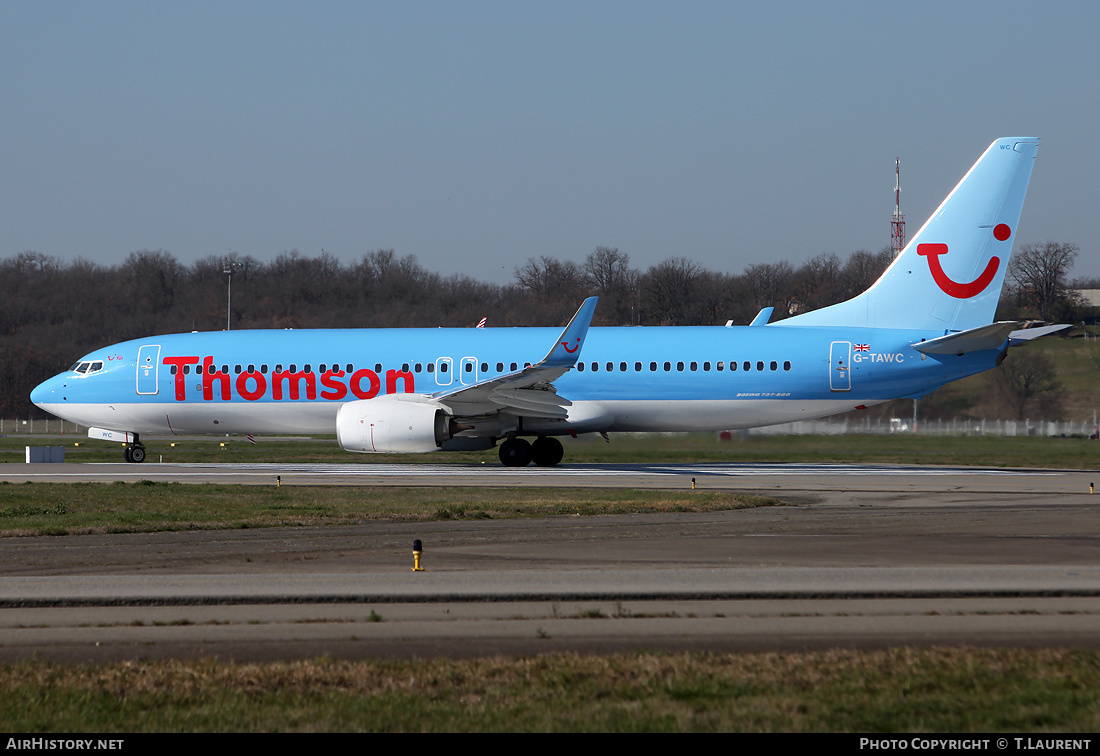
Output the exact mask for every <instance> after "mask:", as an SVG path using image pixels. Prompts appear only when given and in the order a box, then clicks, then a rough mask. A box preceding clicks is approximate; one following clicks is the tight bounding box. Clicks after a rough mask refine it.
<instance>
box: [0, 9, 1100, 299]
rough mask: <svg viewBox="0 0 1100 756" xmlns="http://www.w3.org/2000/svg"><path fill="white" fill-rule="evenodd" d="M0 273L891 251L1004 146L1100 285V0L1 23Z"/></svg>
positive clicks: (213, 13) (757, 258) (499, 271)
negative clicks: (149, 257) (209, 260)
mask: <svg viewBox="0 0 1100 756" xmlns="http://www.w3.org/2000/svg"><path fill="white" fill-rule="evenodd" d="M0 8H2V9H3V13H2V15H0V18H2V23H0V71H3V75H2V76H0V113H2V116H3V117H2V119H0V137H2V139H0V257H10V256H13V255H15V254H18V253H20V252H23V251H26V250H33V251H38V252H42V253H45V254H48V255H52V256H55V257H58V258H60V259H61V260H64V261H69V260H73V259H76V258H84V259H87V260H91V261H94V262H97V263H100V264H103V265H115V264H118V263H120V262H122V261H124V260H125V259H126V257H127V256H128V255H129V254H130V253H131V252H133V251H135V250H141V249H163V250H166V251H168V252H171V253H172V254H173V255H175V256H176V257H177V258H178V259H180V260H181V261H182V262H184V263H190V262H192V261H194V260H197V259H201V258H206V257H209V256H211V255H214V256H218V257H222V256H225V255H226V254H228V253H230V252H233V253H235V254H238V255H251V256H253V257H256V258H258V259H260V260H271V259H274V258H275V257H276V256H277V255H279V254H280V253H283V252H286V251H289V250H294V249H296V250H298V251H299V252H300V253H301V254H303V255H307V256H316V255H319V254H320V253H321V251H322V250H323V251H324V252H326V253H328V254H331V255H333V256H335V257H336V258H338V259H339V260H341V261H342V262H344V263H345V264H350V263H354V262H356V261H358V260H359V259H360V258H361V257H362V256H363V255H364V254H365V253H367V252H370V251H372V250H377V249H393V250H394V251H395V252H396V253H397V254H398V255H401V256H404V255H414V256H415V257H416V258H417V260H418V262H419V263H420V264H421V265H422V266H423V267H425V268H427V269H428V270H433V271H437V272H440V273H443V274H445V275H451V274H463V275H468V276H470V277H472V278H475V279H478V280H482V281H493V282H498V283H505V282H508V281H511V280H513V278H514V272H515V269H516V268H517V267H518V266H521V265H522V264H523V263H525V262H526V261H527V260H528V259H529V258H536V259H537V258H539V257H542V256H549V257H555V258H558V259H560V260H574V261H577V262H582V261H583V260H584V258H585V256H586V255H588V254H589V253H591V252H592V251H593V250H594V249H595V248H596V247H597V246H607V247H617V248H618V249H619V250H620V251H621V252H625V253H626V254H628V255H630V259H631V264H632V266H633V267H636V268H639V269H642V270H644V269H646V268H648V267H649V266H651V265H654V264H657V263H659V262H661V261H663V260H665V259H668V258H670V257H685V258H688V259H689V260H692V261H694V262H696V263H698V264H700V265H702V266H703V267H705V268H708V269H710V270H714V271H722V272H728V273H739V272H741V271H742V270H744V268H745V267H746V266H748V265H753V264H758V263H765V262H775V261H778V260H789V261H791V262H792V263H794V264H796V265H797V264H799V263H801V262H803V261H805V260H807V259H809V258H811V257H814V256H816V255H819V254H822V253H836V254H838V255H839V256H841V257H842V258H843V257H845V256H847V255H848V254H850V253H851V252H853V251H855V250H858V249H866V250H871V251H877V250H880V249H882V248H884V247H887V246H889V243H890V217H891V214H892V213H893V210H894V160H895V158H900V160H901V188H902V193H901V205H902V212H903V213H905V215H906V218H907V223H908V231H909V234H910V235H912V234H913V233H915V232H916V230H917V228H918V227H919V226H920V224H921V223H923V221H924V220H925V219H926V218H927V216H928V214H929V213H931V212H932V211H933V210H934V209H935V208H936V206H937V205H938V204H939V203H940V201H941V200H942V199H943V197H944V196H945V195H946V194H947V192H949V191H950V189H951V188H952V187H953V186H954V184H955V183H956V182H957V181H958V180H959V179H960V178H961V177H962V176H963V174H964V173H965V172H966V170H967V169H968V168H969V167H970V165H971V164H972V163H973V162H974V161H975V160H976V159H977V158H978V156H979V155H980V154H981V153H982V151H983V150H984V149H985V148H986V147H987V146H988V145H989V143H990V142H992V141H993V140H994V139H996V138H998V137H1003V136H1036V137H1039V138H1040V139H1041V142H1040V145H1041V146H1040V148H1039V155H1038V160H1037V163H1036V167H1035V171H1034V173H1033V175H1032V180H1031V186H1030V189H1029V192H1028V199H1027V202H1026V203H1025V206H1024V213H1023V218H1022V220H1021V224H1020V233H1019V243H1031V242H1045V241H1056V242H1067V243H1073V244H1077V245H1078V246H1079V247H1080V249H1081V254H1080V257H1079V259H1078V262H1077V266H1076V268H1075V270H1074V274H1075V275H1081V276H1098V275H1100V254H1098V250H1097V246H1096V244H1095V243H1094V242H1093V240H1092V238H1091V231H1092V230H1093V227H1094V225H1095V217H1096V214H1097V213H1096V211H1097V204H1098V202H1097V199H1098V194H1097V190H1096V177H1097V176H1098V174H1100V149H1098V147H1097V145H1095V144H1094V145H1093V147H1089V144H1091V143H1092V142H1093V139H1096V138H1097V125H1098V124H1100V46H1098V45H1097V44H1096V40H1095V36H1096V33H1097V31H1098V30H1100V3H1096V2H1084V1H1081V2H1070V1H1067V2H1058V1H1057V0H1054V1H1052V2H1049V3H1043V4H1035V3H1030V2H1029V3H1023V2H1014V1H1013V0H997V1H996V2H983V1H974V2H965V1H964V2H958V1H957V0H956V1H955V2H942V3H940V2H931V3H921V2H911V3H883V2H881V1H880V2H829V3H823V2H789V1H784V0H778V1H776V2H769V3H736V2H701V1H688V2H683V1H681V2H647V1H645V0H631V1H630V2H601V1H600V0H589V1H588V2H571V1H569V0H565V1H562V0H556V1H555V2H533V1H531V2H528V1H525V0H510V1H508V2H483V1H481V0H453V1H451V2H442V1H439V2H434V1H426V0H403V1H401V2H366V1H365V0H356V1H355V2H326V1H325V0H311V1H310V2H279V1H278V0H263V1H262V2H233V1H232V0H229V1H227V0H218V1H217V2H202V1H200V0H188V2H180V1H179V0H176V1H174V2H155V1H153V0H143V1H141V2H116V1H113V0H97V1H96V2H77V1H76V0H68V1H66V2H57V1H56V0H33V1H31V0H26V1H24V0H2V4H0Z"/></svg>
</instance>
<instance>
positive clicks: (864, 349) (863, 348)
mask: <svg viewBox="0 0 1100 756" xmlns="http://www.w3.org/2000/svg"><path fill="white" fill-rule="evenodd" d="M856 351H857V352H870V351H871V345H870V344H856Z"/></svg>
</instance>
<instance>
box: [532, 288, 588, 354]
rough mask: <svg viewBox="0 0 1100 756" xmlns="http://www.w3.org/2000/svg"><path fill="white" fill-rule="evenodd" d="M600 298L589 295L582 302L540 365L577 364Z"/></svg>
mask: <svg viewBox="0 0 1100 756" xmlns="http://www.w3.org/2000/svg"><path fill="white" fill-rule="evenodd" d="M598 299H599V297H589V298H588V299H586V300H584V302H582V303H581V306H580V309H578V310H577V314H576V315H574V316H573V319H572V320H570V321H569V325H567V326H566V327H565V330H564V331H562V332H561V335H560V336H558V340H557V342H556V343H555V344H554V346H553V348H551V350H550V351H549V352H547V354H546V356H545V357H543V358H542V360H541V361H540V362H539V363H538V364H539V367H543V368H548V367H549V368H555V367H564V368H569V367H572V366H573V365H574V364H576V362H577V358H578V357H579V356H580V353H581V347H582V346H584V337H585V336H587V335H588V326H590V325H591V324H592V315H593V314H594V313H595V312H596V301H597V300H598Z"/></svg>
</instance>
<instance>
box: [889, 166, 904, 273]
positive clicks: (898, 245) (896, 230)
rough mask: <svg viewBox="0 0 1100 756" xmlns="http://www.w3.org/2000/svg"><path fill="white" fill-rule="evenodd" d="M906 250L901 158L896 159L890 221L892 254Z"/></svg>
mask: <svg viewBox="0 0 1100 756" xmlns="http://www.w3.org/2000/svg"><path fill="white" fill-rule="evenodd" d="M904 248H905V216H904V215H902V214H901V158H894V217H893V219H891V221H890V254H891V255H892V256H893V257H897V256H898V255H899V254H901V251H902V250H903V249H904Z"/></svg>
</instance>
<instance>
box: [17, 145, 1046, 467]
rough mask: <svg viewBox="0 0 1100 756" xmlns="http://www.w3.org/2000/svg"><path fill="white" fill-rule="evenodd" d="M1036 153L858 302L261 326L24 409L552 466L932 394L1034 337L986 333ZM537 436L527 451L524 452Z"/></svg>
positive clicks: (148, 356) (1010, 168)
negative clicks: (597, 448)
mask: <svg viewBox="0 0 1100 756" xmlns="http://www.w3.org/2000/svg"><path fill="white" fill-rule="evenodd" d="M1037 149H1038V142H1037V140H1035V139H1031V138H1006V139H998V140H997V141H995V142H994V143H993V144H992V145H990V146H989V148H988V149H987V150H986V151H985V152H984V153H983V154H982V156H981V157H980V158H979V159H978V161H977V162H976V163H975V164H974V166H973V167H972V168H971V169H970V171H969V172H967V174H966V175H965V176H964V177H963V179H962V180H961V181H960V182H959V184H958V185H957V186H956V187H955V188H954V190H953V191H952V192H951V193H950V194H949V195H948V196H947V198H946V199H945V200H944V201H943V203H942V204H941V205H940V207H939V208H938V209H937V210H936V212H935V213H934V214H933V215H932V217H931V218H930V219H929V220H928V221H927V222H926V223H925V224H924V226H923V227H921V229H920V231H918V232H917V234H916V235H915V236H914V237H913V239H912V240H911V241H910V242H909V244H908V245H907V246H906V247H905V249H904V250H903V251H902V252H901V254H899V255H898V257H897V259H895V260H894V262H893V264H892V265H890V267H889V268H888V269H887V270H886V272H885V273H883V275H882V277H881V278H880V279H879V280H878V281H877V282H876V283H875V284H874V285H873V286H871V288H869V289H868V290H867V291H865V292H863V293H862V294H860V295H858V296H856V297H854V298H853V299H850V300H848V301H846V302H842V303H840V304H836V305H833V306H830V307H825V308H822V309H820V310H816V311H813V312H808V313H804V314H800V315H795V316H794V317H790V318H787V319H785V320H781V321H779V322H776V323H771V324H769V323H768V322H767V321H768V318H769V316H770V314H771V309H770V308H767V309H765V310H764V311H762V312H761V313H760V315H759V316H757V318H756V319H755V320H754V321H753V322H752V324H751V325H748V326H741V327H731V326H707V327H621V328H589V324H590V322H591V320H592V314H593V312H594V311H595V309H596V299H595V298H594V297H593V298H590V299H587V300H585V301H584V303H583V304H582V305H581V307H580V309H579V310H577V313H576V315H574V316H573V319H572V320H571V321H570V322H569V324H568V325H567V326H566V327H565V329H564V330H562V331H558V330H556V329H547V328H462V329H455V328H437V329H341V330H336V329H333V330H289V331H286V330H253V331H229V332H226V331H223V332H212V333H182V334H173V335H167V336H154V337H150V338H146V339H138V340H135V341H127V342H124V343H121V344H116V345H114V346H110V347H106V348H104V349H97V350H96V351H94V352H92V353H90V354H88V355H87V356H85V357H82V358H81V359H80V360H78V361H77V363H76V364H75V365H74V366H73V367H72V368H71V369H70V370H68V371H66V372H64V373H61V374H60V375H57V376H54V377H53V378H50V379H49V380H47V381H45V382H44V383H42V384H41V385H39V386H38V387H37V388H35V389H34V391H33V392H32V393H31V400H32V401H33V402H34V403H35V404H36V405H38V406H39V407H41V408H42V409H44V410H46V411H47V412H50V413H52V414H54V415H57V416H59V417H62V418H64V419H66V420H70V421H72V422H75V423H79V424H81V425H86V426H89V427H90V428H91V430H90V431H89V435H91V436H93V437H96V438H106V439H110V440H116V441H121V442H122V443H124V444H125V449H126V458H127V459H128V460H130V461H133V462H140V461H142V460H143V459H144V458H145V448H144V446H143V445H142V443H141V440H140V436H141V434H154V433H173V434H181V433H187V434H190V433H217V434H227V433H333V432H335V433H336V435H337V438H338V439H339V442H340V446H341V447H343V448H344V449H345V450H347V451H353V452H382V453H385V452H428V451H436V450H440V449H442V450H450V449H476V448H489V447H492V446H495V445H499V453H500V459H501V461H502V462H503V463H504V464H505V465H509V466H523V465H527V464H529V463H530V462H532V461H534V462H535V464H538V465H546V466H552V465H556V464H557V463H558V462H560V461H561V458H562V445H561V443H560V442H559V441H558V440H557V439H556V438H554V437H555V436H560V435H564V434H570V435H575V434H578V433H589V432H608V431H692V430H695V431H699V430H724V429H734V428H749V427H754V426H760V425H768V424H773V423H782V422H788V421H792V420H802V419H808V418H815V417H822V416H825V415H831V414H835V413H839V412H845V411H847V410H851V409H858V408H861V407H866V406H870V405H873V404H877V403H880V402H884V401H887V400H889V399H894V398H899V397H919V396H922V395H926V394H928V393H930V392H932V391H934V390H935V389H937V388H939V387H940V386H943V385H944V384H946V383H948V382H950V381H954V380H957V379H959V378H963V377H966V376H968V375H973V374H974V373H979V372H981V371H983V370H988V369H990V368H992V367H994V366H996V365H997V364H998V363H999V361H1000V360H1001V359H1002V358H1003V357H1004V354H1005V351H1006V349H1007V348H1008V347H1009V346H1010V345H1012V344H1013V343H1014V342H1016V341H1018V340H1021V339H1025V338H1032V337H1034V336H1035V335H1041V333H1042V331H1041V330H1039V331H1023V332H1019V331H1016V330H1015V329H1016V327H1017V324H1016V323H994V322H993V316H994V311H995V310H996V307H997V300H998V297H999V295H1000V291H1001V285H1002V283H1003V281H1004V277H1005V271H1006V269H1007V267H1008V260H1009V255H1010V253H1011V250H1012V245H1013V243H1014V242H1015V239H1016V235H1017V233H1016V232H1017V224H1018V222H1019V219H1020V211H1021V209H1022V207H1023V202H1024V194H1025V192H1026V190H1027V185H1028V180H1029V178H1030V176H1031V169H1032V165H1033V164H1034V159H1035V154H1036V151H1037ZM531 437H533V438H534V441H533V442H529V441H527V440H526V439H527V438H531Z"/></svg>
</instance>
